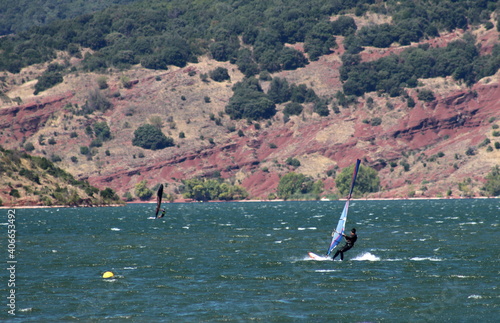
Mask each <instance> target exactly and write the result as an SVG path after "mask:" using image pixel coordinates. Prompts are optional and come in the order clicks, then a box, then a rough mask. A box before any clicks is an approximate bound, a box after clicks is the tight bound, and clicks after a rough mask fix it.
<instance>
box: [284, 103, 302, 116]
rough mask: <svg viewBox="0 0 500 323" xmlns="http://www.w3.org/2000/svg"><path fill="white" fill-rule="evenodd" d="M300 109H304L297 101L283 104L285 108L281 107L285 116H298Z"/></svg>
mask: <svg viewBox="0 0 500 323" xmlns="http://www.w3.org/2000/svg"><path fill="white" fill-rule="evenodd" d="M302 110H304V107H303V106H302V104H300V103H297V102H290V103H287V104H286V105H285V108H284V109H283V113H284V114H285V115H287V116H290V115H293V116H298V115H299V114H301V113H302Z"/></svg>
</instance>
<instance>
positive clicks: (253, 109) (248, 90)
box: [225, 77, 276, 120]
mask: <svg viewBox="0 0 500 323" xmlns="http://www.w3.org/2000/svg"><path fill="white" fill-rule="evenodd" d="M233 92H234V94H233V96H232V97H231V98H230V99H229V104H228V105H227V106H226V109H225V112H226V113H227V114H228V115H229V116H230V117H231V119H249V120H260V119H269V118H271V117H273V116H274V115H275V114H276V105H275V104H274V102H272V101H271V100H270V99H269V98H268V96H267V95H266V94H265V93H264V92H263V91H262V88H261V87H260V85H259V81H258V80H257V79H255V78H253V77H252V78H249V79H244V80H243V81H242V82H238V83H236V84H235V86H234V87H233Z"/></svg>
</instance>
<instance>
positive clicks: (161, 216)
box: [157, 209, 165, 219]
mask: <svg viewBox="0 0 500 323" xmlns="http://www.w3.org/2000/svg"><path fill="white" fill-rule="evenodd" d="M164 216H165V209H161V214H160V215H159V216H158V217H157V219H159V218H163V217H164Z"/></svg>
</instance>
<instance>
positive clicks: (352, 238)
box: [332, 228, 358, 260]
mask: <svg viewBox="0 0 500 323" xmlns="http://www.w3.org/2000/svg"><path fill="white" fill-rule="evenodd" d="M337 233H339V232H337ZM341 234H342V236H344V238H345V245H344V246H343V247H342V248H340V249H339V250H337V252H336V253H335V255H334V256H333V258H332V260H335V258H336V257H337V256H338V255H339V254H340V260H344V252H346V251H347V250H349V249H351V248H352V247H354V243H355V242H356V240H358V236H357V235H356V229H355V228H352V230H351V234H350V235H346V234H343V233H341Z"/></svg>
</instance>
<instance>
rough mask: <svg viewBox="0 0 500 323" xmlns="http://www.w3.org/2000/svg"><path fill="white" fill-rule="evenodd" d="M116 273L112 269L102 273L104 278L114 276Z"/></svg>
mask: <svg viewBox="0 0 500 323" xmlns="http://www.w3.org/2000/svg"><path fill="white" fill-rule="evenodd" d="M114 275H115V274H113V272H111V271H107V272H105V273H104V274H102V278H112V277H113V276H114Z"/></svg>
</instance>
